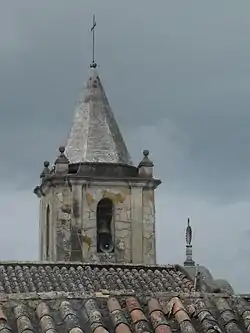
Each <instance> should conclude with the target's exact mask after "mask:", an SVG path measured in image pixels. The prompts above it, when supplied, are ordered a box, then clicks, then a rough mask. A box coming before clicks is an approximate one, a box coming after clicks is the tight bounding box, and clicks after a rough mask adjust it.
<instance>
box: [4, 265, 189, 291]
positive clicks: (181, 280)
mask: <svg viewBox="0 0 250 333" xmlns="http://www.w3.org/2000/svg"><path fill="white" fill-rule="evenodd" d="M103 289H105V290H112V291H114V290H133V291H136V292H137V293H143V294H144V293H148V292H150V293H155V292H163V291H176V292H180V291H183V292H188V291H193V290H194V289H193V283H192V281H191V280H189V279H188V278H187V276H185V274H184V273H183V272H181V271H180V270H179V269H178V268H176V267H175V266H170V265H169V266H148V267H146V266H141V267H140V266H133V265H128V264H127V265H115V264H113V265H112V264H105V265H102V264H99V265H98V264H89V265H87V264H85V265H84V264H81V265H79V264H72V263H68V264H65V263H63V264H60V263H52V264H46V263H45V264H41V263H40V264H39V263H38V264H34V263H24V264H18V263H13V264H11V263H6V264H2V265H1V264H0V292H4V293H27V292H49V291H65V292H77V291H78V292H79V291H80V292H82V293H86V292H87V293H89V292H96V291H100V290H103Z"/></svg>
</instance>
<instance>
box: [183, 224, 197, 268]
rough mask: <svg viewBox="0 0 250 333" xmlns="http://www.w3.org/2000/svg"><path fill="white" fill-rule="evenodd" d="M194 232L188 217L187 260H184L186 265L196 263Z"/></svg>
mask: <svg viewBox="0 0 250 333" xmlns="http://www.w3.org/2000/svg"><path fill="white" fill-rule="evenodd" d="M192 234H193V232H192V227H191V225H190V218H188V220H187V227H186V260H185V262H184V266H194V265H195V262H194V261H193V246H192Z"/></svg>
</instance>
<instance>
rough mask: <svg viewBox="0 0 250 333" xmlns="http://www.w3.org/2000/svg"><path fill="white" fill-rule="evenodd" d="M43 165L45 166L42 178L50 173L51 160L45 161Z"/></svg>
mask: <svg viewBox="0 0 250 333" xmlns="http://www.w3.org/2000/svg"><path fill="white" fill-rule="evenodd" d="M43 165H44V168H43V171H42V173H41V174H40V178H45V177H46V176H47V175H49V174H50V169H49V161H44V163H43Z"/></svg>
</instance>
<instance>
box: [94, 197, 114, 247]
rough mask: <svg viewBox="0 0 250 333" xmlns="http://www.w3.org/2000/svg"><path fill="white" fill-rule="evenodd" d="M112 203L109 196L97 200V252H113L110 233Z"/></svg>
mask: <svg viewBox="0 0 250 333" xmlns="http://www.w3.org/2000/svg"><path fill="white" fill-rule="evenodd" d="M113 212H114V205H113V202H112V200H110V199H109V198H103V199H101V200H100V201H99V203H98V205H97V210H96V221H97V237H96V239H97V252H99V253H101V252H103V253H111V252H114V241H113V235H112V222H113Z"/></svg>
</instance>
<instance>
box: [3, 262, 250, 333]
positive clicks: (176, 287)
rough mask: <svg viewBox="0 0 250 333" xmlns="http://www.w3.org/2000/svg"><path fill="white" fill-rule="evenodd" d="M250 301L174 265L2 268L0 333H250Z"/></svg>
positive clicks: (28, 265)
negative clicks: (211, 287) (199, 286)
mask: <svg viewBox="0 0 250 333" xmlns="http://www.w3.org/2000/svg"><path fill="white" fill-rule="evenodd" d="M248 299H250V297H248V298H247V297H243V296H242V297H240V296H236V295H232V294H229V293H205V292H201V291H199V292H197V291H194V286H193V282H192V281H191V280H190V279H189V278H188V277H187V276H186V275H185V274H184V273H183V272H182V271H181V270H179V269H178V267H175V266H165V267H163V266H154V267H151V266H148V267H147V266H132V265H123V266H122V265H121V266H119V265H112V264H111V265H109V264H105V265H102V264H89V265H84V264H82V265H79V264H59V263H53V264H52V263H50V264H44V263H39V264H35V263H22V264H21V263H5V264H0V333H10V332H18V333H31V332H41V333H57V332H69V333H107V332H114V333H132V332H135V333H142V332H152V333H170V332H182V333H190V332H191V333H192V332H193V333H195V332H202V333H215V332H226V333H238V332H250V306H249V304H250V303H248V301H247V300H248Z"/></svg>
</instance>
